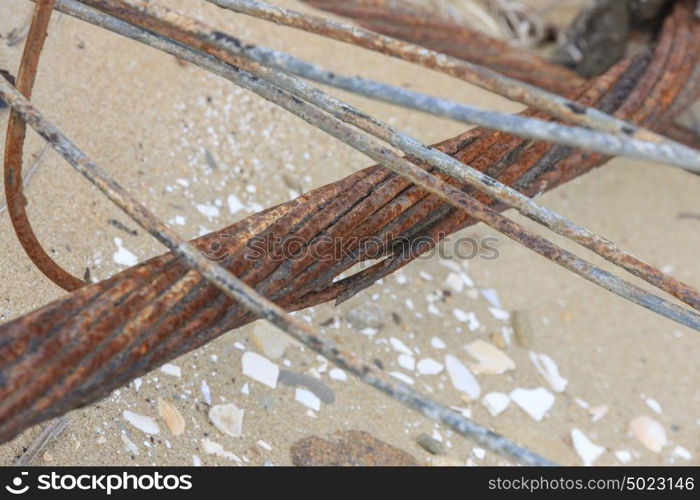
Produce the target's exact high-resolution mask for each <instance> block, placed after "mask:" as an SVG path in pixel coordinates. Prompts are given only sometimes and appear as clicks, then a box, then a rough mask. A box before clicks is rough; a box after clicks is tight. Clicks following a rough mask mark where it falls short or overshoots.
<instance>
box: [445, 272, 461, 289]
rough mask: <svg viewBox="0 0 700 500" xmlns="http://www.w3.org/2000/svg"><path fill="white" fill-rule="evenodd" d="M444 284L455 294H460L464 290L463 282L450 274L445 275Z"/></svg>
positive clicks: (455, 275)
mask: <svg viewBox="0 0 700 500" xmlns="http://www.w3.org/2000/svg"><path fill="white" fill-rule="evenodd" d="M445 284H446V285H447V286H449V287H450V288H451V289H452V290H454V291H455V293H461V292H462V290H464V282H463V281H462V279H461V278H460V277H459V276H458V275H457V274H455V273H450V274H448V275H447V279H445Z"/></svg>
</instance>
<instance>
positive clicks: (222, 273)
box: [0, 78, 553, 465]
mask: <svg viewBox="0 0 700 500" xmlns="http://www.w3.org/2000/svg"><path fill="white" fill-rule="evenodd" d="M0 96H2V98H3V99H5V101H6V102H7V103H8V105H9V106H11V107H12V108H13V109H14V110H15V111H16V112H17V113H19V114H20V115H21V116H22V118H23V119H24V120H25V122H26V123H27V124H29V125H30V126H31V127H32V128H33V129H34V130H35V131H36V132H37V133H38V134H39V135H41V136H42V137H44V139H46V140H47V141H48V142H49V143H50V144H51V146H52V147H53V148H54V149H55V150H56V151H57V152H58V153H59V154H61V156H63V157H64V158H65V159H66V160H67V161H68V162H69V163H70V164H71V165H72V166H73V167H74V168H75V169H76V170H77V171H78V172H79V173H80V174H82V175H83V176H84V177H85V178H86V179H88V180H89V181H90V182H91V183H92V184H93V185H94V186H95V187H97V188H98V189H99V190H100V191H102V193H104V194H105V196H107V198H109V199H110V200H111V201H112V202H113V203H114V204H115V205H117V206H118V207H119V208H120V209H122V210H123V211H124V212H125V213H126V214H127V215H128V216H129V217H131V218H132V219H133V220H134V221H135V222H136V223H138V224H139V225H140V226H141V227H142V228H143V229H144V230H146V231H148V232H149V233H150V234H151V235H152V236H154V237H155V238H156V239H157V240H158V241H160V242H161V243H163V244H164V245H165V246H166V247H168V248H169V249H170V250H172V251H173V252H174V253H175V254H176V255H178V256H179V257H180V258H182V259H183V261H185V262H186V263H187V264H188V265H189V266H190V267H191V268H192V269H194V270H196V271H197V272H199V273H200V274H201V275H202V276H203V277H204V278H206V279H207V280H208V281H210V282H211V283H212V284H214V285H216V286H217V287H218V288H219V289H221V290H222V291H223V292H224V293H225V294H227V295H228V296H230V297H231V298H233V299H235V300H236V301H238V302H239V303H241V304H242V305H243V306H244V307H246V308H248V309H249V310H250V311H251V312H253V313H255V314H257V315H259V316H260V317H261V318H263V319H265V320H267V321H270V322H271V323H273V324H274V325H276V326H278V327H279V328H281V329H282V330H284V331H285V332H287V333H288V334H290V335H291V336H293V337H294V338H296V339H297V340H299V341H300V342H302V343H304V344H305V345H306V346H308V347H309V348H311V349H313V350H314V351H316V352H318V353H319V354H321V355H323V356H325V357H326V358H328V359H330V360H331V361H333V362H335V363H336V364H338V365H339V366H341V367H343V368H345V369H346V370H348V371H350V372H352V373H354V374H355V375H357V376H358V377H359V378H360V379H361V380H363V381H364V382H366V383H368V384H370V385H372V386H373V387H375V388H377V389H379V390H381V391H383V392H385V393H386V394H388V395H390V396H391V397H393V398H395V399H397V400H398V401H400V402H402V403H404V404H406V405H407V406H409V407H411V408H413V409H416V410H418V411H420V412H422V413H423V414H424V415H426V416H428V417H429V418H431V419H433V420H437V421H441V422H443V423H445V424H446V425H447V426H449V427H450V428H452V429H453V430H454V431H456V432H458V433H459V434H461V435H463V436H466V437H469V438H471V439H473V440H475V441H476V442H478V443H480V444H482V445H483V446H486V447H488V448H489V449H491V450H494V451H497V452H499V453H502V454H504V455H506V456H509V457H512V458H514V459H516V460H518V461H519V462H522V463H524V464H529V465H553V463H552V462H551V461H550V460H548V459H546V458H544V457H542V456H540V455H538V454H536V453H535V452H533V451H531V450H528V449H526V448H523V447H521V446H519V445H517V444H515V443H514V442H512V441H510V440H509V439H507V438H505V437H504V436H501V435H500V434H498V433H496V432H494V431H491V430H490V429H488V428H486V427H484V426H482V425H479V424H477V423H475V422H473V421H471V420H469V419H467V418H465V417H464V416H462V415H461V414H459V413H457V412H455V411H453V410H450V409H448V408H446V407H445V406H443V405H440V404H439V403H436V402H435V401H432V400H430V399H429V398H427V397H426V396H424V395H423V394H421V393H419V392H418V391H416V390H414V389H412V388H411V387H409V386H407V385H405V384H403V383H401V382H397V381H394V380H392V379H391V377H390V376H389V375H387V374H385V373H384V372H382V371H381V370H379V369H378V368H376V367H374V366H371V365H367V364H365V363H363V362H361V361H359V360H358V358H357V357H356V356H355V355H354V353H352V352H351V351H349V350H346V349H342V348H340V347H338V346H337V345H336V344H335V343H333V342H332V341H330V340H328V339H326V338H323V337H322V336H320V335H318V334H317V333H316V332H315V331H314V329H313V328H312V327H311V326H310V325H309V324H307V323H306V322H304V321H302V320H300V319H297V318H295V317H294V316H292V315H290V314H289V313H287V311H285V310H284V309H282V308H281V307H279V306H277V305H276V304H275V303H273V302H271V301H270V300H268V299H267V298H265V297H264V296H262V295H260V294H259V293H258V292H256V291H255V290H254V289H253V288H251V287H249V286H248V285H247V284H245V283H244V282H243V281H241V280H239V279H238V278H237V277H235V276H234V275H233V274H231V273H230V272H229V271H227V270H226V269H224V268H223V267H222V266H221V265H219V264H218V263H216V262H214V261H211V260H209V259H208V258H206V257H205V256H203V255H202V253H201V252H200V251H199V250H197V248H195V247H194V246H193V245H192V244H190V243H188V242H187V241H185V240H184V239H182V238H181V237H180V236H179V235H178V234H177V232H175V231H174V230H173V229H172V228H171V227H170V226H169V225H167V224H166V223H164V222H162V221H160V220H159V219H158V218H157V217H156V216H155V215H154V214H152V213H151V212H150V211H149V210H148V209H147V208H146V207H145V206H143V205H142V204H140V203H139V202H138V201H137V200H136V199H135V198H133V197H132V196H131V195H130V194H129V193H128V192H127V191H126V190H125V189H124V188H122V187H121V186H120V185H119V184H118V183H117V182H116V181H114V180H113V179H112V178H111V177H110V176H109V174H108V173H107V172H106V171H104V170H103V169H102V167H100V166H99V165H97V164H96V163H94V162H93V161H92V160H91V159H90V158H88V157H87V156H86V155H85V153H83V152H82V151H81V150H80V149H79V148H78V147H77V146H76V145H75V144H74V143H73V142H71V141H70V139H68V138H67V137H66V136H65V135H64V134H63V133H62V132H61V131H60V130H59V129H58V128H56V127H55V126H54V125H53V124H51V123H49V122H48V121H47V120H46V119H45V118H44V117H43V115H42V114H41V113H40V112H39V110H38V109H37V108H36V107H35V106H33V105H32V104H31V103H30V102H29V101H28V100H27V99H25V98H24V96H22V94H20V93H19V92H18V91H17V90H16V89H15V88H14V87H13V86H12V85H11V84H10V83H9V82H7V81H6V80H4V79H2V78H0Z"/></svg>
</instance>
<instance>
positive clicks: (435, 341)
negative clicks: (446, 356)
mask: <svg viewBox="0 0 700 500" xmlns="http://www.w3.org/2000/svg"><path fill="white" fill-rule="evenodd" d="M430 347H432V348H433V349H444V348H445V347H447V345H446V344H445V342H444V341H443V340H442V339H441V338H438V337H433V338H432V339H430Z"/></svg>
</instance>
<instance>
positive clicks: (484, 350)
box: [464, 340, 515, 375]
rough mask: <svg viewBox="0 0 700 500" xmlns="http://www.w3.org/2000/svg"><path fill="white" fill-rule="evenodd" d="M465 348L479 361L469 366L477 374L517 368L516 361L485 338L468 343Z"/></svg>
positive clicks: (495, 372)
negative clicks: (485, 340)
mask: <svg viewBox="0 0 700 500" xmlns="http://www.w3.org/2000/svg"><path fill="white" fill-rule="evenodd" d="M464 349H465V350H466V351H467V352H468V353H469V355H470V356H471V357H473V358H474V359H475V360H476V361H477V363H472V364H470V365H469V368H471V370H472V371H473V372H474V373H476V374H477V375H480V374H482V373H484V374H500V373H505V372H507V371H508V370H514V369H515V363H514V362H513V360H512V359H510V357H509V356H508V355H507V354H506V353H505V352H503V351H501V350H500V349H499V348H498V347H496V346H495V345H493V344H490V343H488V342H484V341H483V340H476V341H474V342H472V343H471V344H467V345H465V346H464Z"/></svg>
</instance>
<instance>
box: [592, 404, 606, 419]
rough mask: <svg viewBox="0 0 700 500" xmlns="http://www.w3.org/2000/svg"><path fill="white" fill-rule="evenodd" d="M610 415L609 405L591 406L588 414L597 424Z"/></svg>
mask: <svg viewBox="0 0 700 500" xmlns="http://www.w3.org/2000/svg"><path fill="white" fill-rule="evenodd" d="M607 413H608V406H607V405H599V406H591V407H590V408H588V414H589V415H590V416H591V420H593V421H594V422H597V421H598V420H600V419H601V418H603V417H604V416H605V415H606V414H607Z"/></svg>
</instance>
